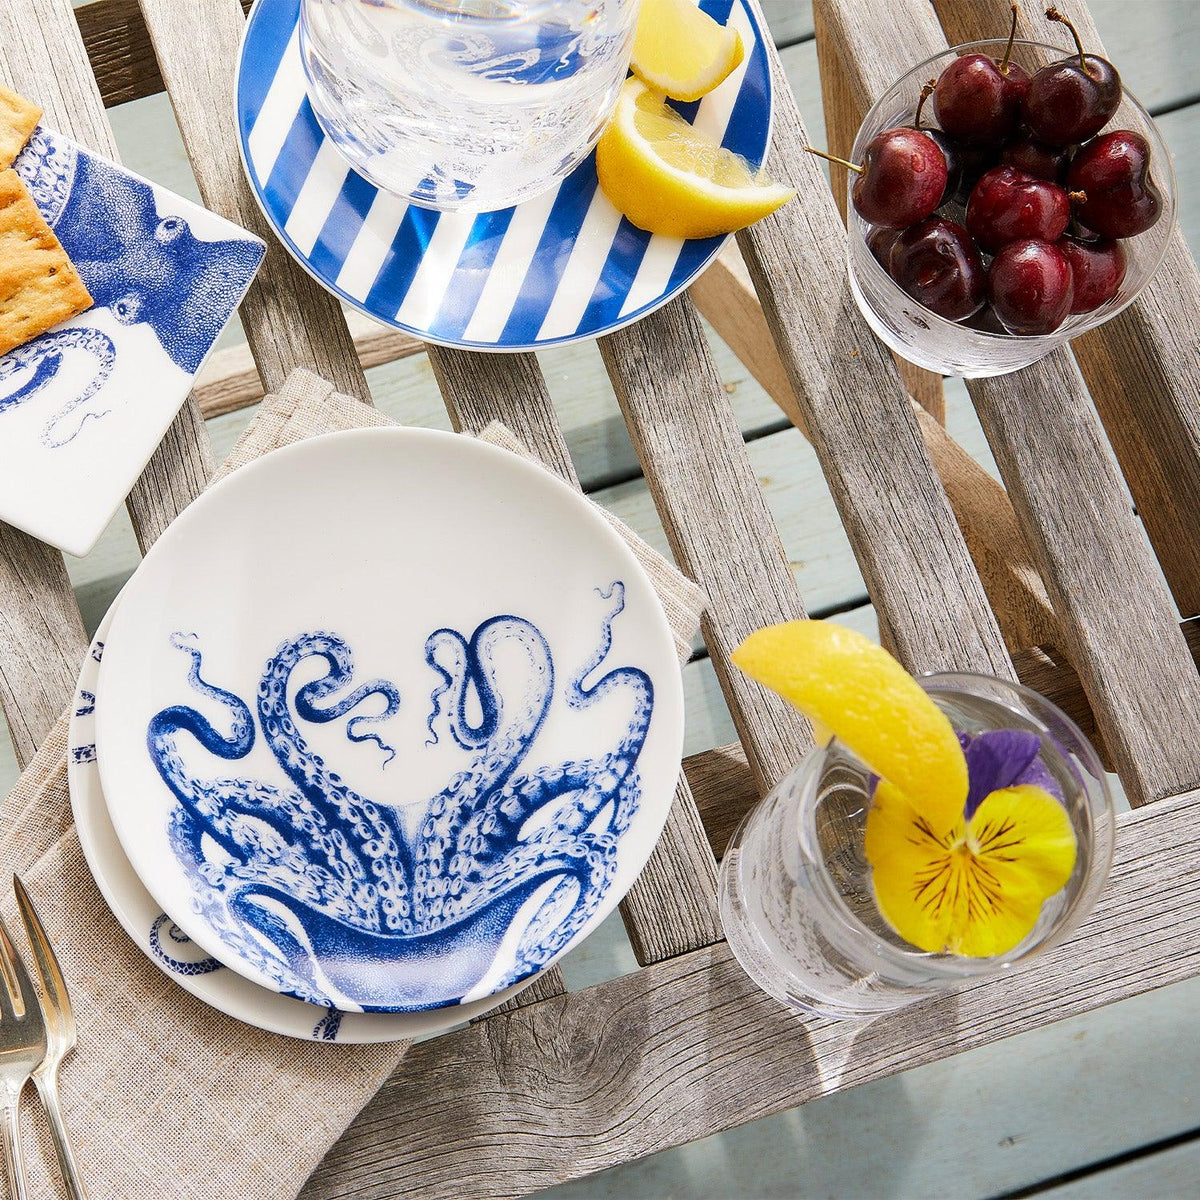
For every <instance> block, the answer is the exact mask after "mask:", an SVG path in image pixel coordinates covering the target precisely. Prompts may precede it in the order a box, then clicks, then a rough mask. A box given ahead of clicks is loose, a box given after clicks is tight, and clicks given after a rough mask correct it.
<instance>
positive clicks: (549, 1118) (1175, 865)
mask: <svg viewBox="0 0 1200 1200" xmlns="http://www.w3.org/2000/svg"><path fill="white" fill-rule="evenodd" d="M1198 817H1200V794H1196V793H1192V794H1189V795H1186V796H1181V797H1176V798H1172V799H1166V800H1163V801H1162V802H1161V803H1159V804H1156V805H1152V806H1151V807H1149V808H1146V809H1143V810H1141V811H1139V812H1130V813H1124V814H1122V816H1121V817H1120V818H1118V830H1117V849H1116V856H1115V859H1114V863H1113V868H1112V873H1111V876H1110V879H1109V883H1108V886H1107V888H1106V889H1105V891H1104V892H1103V893H1102V894H1101V896H1100V900H1099V903H1098V905H1097V907H1096V910H1095V912H1094V913H1093V914H1092V915H1091V916H1090V917H1089V918H1088V919H1087V920H1085V922H1084V923H1083V925H1082V926H1081V927H1080V929H1079V930H1078V931H1077V932H1076V933H1075V934H1074V935H1073V936H1072V937H1070V938H1069V939H1068V940H1067V941H1066V942H1065V943H1064V944H1063V945H1062V946H1059V947H1056V948H1054V949H1053V950H1049V951H1047V952H1045V953H1044V954H1043V955H1041V956H1040V957H1039V958H1037V959H1036V960H1035V961H1033V962H1031V963H1030V964H1029V965H1028V966H1027V967H1025V968H1024V969H1023V970H1022V971H1020V972H1017V973H1015V974H1010V975H1002V976H1000V977H997V978H994V979H992V980H989V981H983V982H980V983H977V984H974V985H972V986H969V987H966V988H964V989H963V990H961V991H959V992H957V993H952V994H951V995H949V996H946V997H942V998H937V999H933V1000H929V1001H926V1002H923V1003H921V1004H919V1005H916V1006H913V1007H911V1008H906V1009H904V1010H903V1011H902V1012H900V1013H897V1014H896V1015H895V1016H892V1017H887V1018H882V1019H879V1020H876V1021H873V1022H870V1023H868V1024H860V1023H857V1022H844V1021H830V1020H824V1019H819V1018H803V1017H799V1016H795V1015H792V1014H790V1013H788V1012H786V1011H785V1010H784V1009H783V1008H782V1007H781V1006H780V1005H779V1004H777V1003H776V1002H775V1001H774V1000H771V999H770V998H769V997H768V996H766V995H765V994H764V993H762V992H760V991H758V990H757V988H756V987H755V986H754V984H752V983H751V982H750V981H749V979H748V978H747V977H746V976H745V975H744V974H743V973H742V971H741V968H740V967H739V966H738V965H737V963H736V962H734V961H733V960H732V958H731V956H730V952H729V950H728V948H727V947H726V946H725V945H724V944H721V945H718V946H715V947H712V948H708V949H704V950H698V951H695V952H693V953H691V954H688V955H684V956H682V957H680V958H676V959H672V960H671V961H669V962H666V963H660V964H656V965H654V966H651V967H646V968H644V969H642V970H640V971H637V972H634V973H633V974H632V975H626V976H624V977H622V978H620V979H616V980H612V981H610V982H608V983H604V984H600V985H599V986H597V987H593V988H588V989H586V990H584V991H581V992H574V993H571V994H569V995H567V996H562V997H557V998H554V999H551V1000H547V1001H545V1002H543V1003H539V1004H533V1005H530V1006H528V1007H526V1008H523V1009H521V1010H520V1011H519V1012H517V1013H514V1014H506V1015H500V1016H496V1017H493V1018H492V1019H491V1020H489V1021H486V1022H483V1023H481V1024H479V1025H476V1026H473V1027H471V1028H469V1029H466V1030H462V1031H460V1032H456V1033H451V1034H447V1035H445V1036H444V1037H442V1038H439V1039H437V1040H436V1041H433V1042H426V1043H423V1044H421V1045H418V1046H414V1047H413V1049H412V1050H411V1051H410V1052H409V1056H408V1058H407V1059H406V1061H405V1066H404V1070H403V1071H401V1072H398V1073H397V1074H396V1075H394V1076H393V1077H392V1079H391V1080H390V1081H389V1082H388V1083H387V1084H385V1085H384V1087H383V1089H382V1090H381V1091H380V1093H379V1094H378V1095H377V1096H376V1097H375V1099H374V1100H372V1101H371V1103H370V1104H368V1105H367V1107H366V1108H365V1109H364V1110H363V1112H362V1113H361V1114H360V1115H359V1116H358V1118H356V1120H355V1121H354V1122H353V1123H352V1125H351V1126H350V1129H349V1130H348V1131H347V1133H346V1134H345V1135H344V1136H343V1137H342V1139H341V1141H339V1142H338V1144H337V1146H335V1147H334V1149H333V1150H332V1151H331V1152H330V1153H329V1155H328V1156H327V1157H326V1159H325V1161H324V1162H323V1163H322V1165H321V1166H320V1167H319V1168H318V1169H317V1171H316V1172H315V1173H314V1175H313V1177H312V1179H311V1180H310V1181H309V1183H308V1185H307V1186H306V1187H305V1189H304V1191H303V1192H302V1196H304V1197H305V1200H333V1198H334V1197H338V1198H339V1200H354V1198H357V1197H361V1198H362V1200H367V1198H368V1197H381V1196H389V1197H392V1196H397V1197H398V1196H420V1197H422V1198H429V1200H433V1198H435V1197H458V1196H462V1195H470V1196H472V1197H476V1196H478V1197H495V1196H512V1195H517V1194H522V1193H526V1192H530V1191H533V1190H535V1189H538V1188H543V1187H547V1186H549V1185H551V1184H554V1183H559V1182H561V1181H563V1180H564V1179H570V1178H575V1177H578V1176H581V1175H587V1174H590V1173H592V1172H594V1171H600V1170H603V1169H605V1168H606V1167H611V1166H615V1165H617V1164H619V1163H625V1162H629V1161H630V1160H632V1159H635V1158H639V1157H641V1156H643V1155H646V1154H652V1153H654V1152H656V1151H659V1150H665V1149H667V1148H668V1147H671V1146H676V1145H680V1144H681V1143H684V1142H688V1141H692V1140H694V1139H696V1138H700V1137H705V1136H707V1135H709V1134H713V1133H719V1132H721V1131H723V1130H725V1129H729V1128H732V1127H733V1126H736V1125H740V1124H743V1123H745V1122H747V1121H751V1120H754V1119H756V1118H758V1117H764V1116H767V1115H769V1114H771V1113H775V1112H780V1111H782V1110H784V1109H787V1108H791V1107H793V1106H795V1105H797V1104H801V1103H803V1102H805V1101H807V1100H812V1099H816V1098H817V1097H820V1096H825V1095H829V1094H831V1093H833V1092H837V1091H842V1090H844V1089H846V1088H850V1087H854V1086H856V1085H858V1084H860V1083H866V1082H868V1081H869V1080H872V1079H879V1078H882V1077H885V1076H889V1075H894V1074H896V1073H898V1072H900V1071H905V1070H908V1069H910V1068H912V1067H915V1066H919V1065H921V1064H923V1063H928V1062H933V1061H936V1060H937V1059H941V1058H945V1057H947V1056H949V1055H951V1054H956V1053H959V1052H961V1051H963V1050H968V1049H971V1048H972V1047H975V1046H980V1045H984V1044H985V1043H987V1042H992V1041H998V1040H1000V1039H1001V1038H1006V1037H1010V1036H1012V1035H1014V1034H1017V1033H1022V1032H1024V1031H1026V1030H1028V1029H1033V1028H1035V1027H1037V1026H1039V1025H1045V1024H1049V1023H1050V1022H1052V1021H1057V1020H1061V1019H1063V1018H1065V1017H1071V1016H1076V1015H1078V1014H1081V1013H1085V1012H1089V1011H1091V1010H1092V1009H1095V1008H1099V1007H1101V1006H1103V1005H1105V1004H1110V1003H1113V1002H1115V1001H1117V1000H1123V999H1125V998H1127V997H1129V996H1134V995H1138V994H1140V993H1142V992H1146V991H1149V990H1151V989H1153V988H1156V987H1162V986H1165V985H1167V984H1170V983H1175V982H1179V981H1181V980H1184V979H1188V978H1191V977H1192V976H1193V975H1195V974H1196V973H1197V972H1198V971H1200V859H1198V858H1197V856H1196V855H1195V853H1194V852H1193V849H1192V833H1193V831H1194V829H1195V826H1196V820H1197V818H1198Z"/></svg>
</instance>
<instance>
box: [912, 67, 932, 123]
mask: <svg viewBox="0 0 1200 1200" xmlns="http://www.w3.org/2000/svg"><path fill="white" fill-rule="evenodd" d="M936 87H937V80H936V79H930V80H928V81H926V83H925V85H924V87H922V88H921V95H920V98H919V99H918V100H917V115H916V116H915V117H914V118H913V126H914V127H915V128H917V129H920V128H921V109H923V108H924V107H925V101H926V100H928V99H929V97H930V96H932V95H933V90H934V88H936Z"/></svg>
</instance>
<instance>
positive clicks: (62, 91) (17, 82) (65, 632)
mask: <svg viewBox="0 0 1200 1200" xmlns="http://www.w3.org/2000/svg"><path fill="white" fill-rule="evenodd" d="M0 73H2V74H3V76H4V78H5V79H6V80H7V81H8V82H9V83H10V84H11V85H12V86H14V87H15V88H16V89H17V90H18V91H23V92H26V93H28V94H30V95H36V96H37V97H38V100H39V102H40V103H41V104H42V106H43V108H44V109H45V110H46V116H47V119H48V121H49V122H50V123H52V124H53V125H54V126H55V127H56V128H59V129H61V130H63V131H64V132H65V133H68V134H70V135H71V136H72V137H74V138H75V139H76V140H77V141H79V142H81V143H82V144H84V145H86V146H90V147H92V148H94V149H96V150H98V151H99V152H101V153H103V154H106V155H108V156H110V157H113V158H115V157H116V156H117V154H116V147H115V145H114V144H113V140H112V131H111V129H110V128H109V125H108V121H107V119H106V117H105V115H104V107H103V105H102V103H101V100H100V94H99V92H98V90H97V88H96V83H95V80H94V79H93V77H92V74H91V70H90V67H89V64H88V59H87V54H86V52H85V50H84V47H83V42H82V39H81V38H80V34H79V29H78V27H77V25H76V24H75V20H74V17H73V15H72V12H71V8H70V5H69V3H68V2H67V0H44V2H43V0H11V2H10V3H7V4H5V5H4V6H3V7H2V8H0ZM208 465H209V459H208V457H207V437H206V435H205V433H204V427H203V422H202V421H201V419H200V416H199V412H198V410H197V408H196V405H195V401H194V399H192V398H190V397H189V398H188V400H187V401H185V403H184V405H183V408H182V409H181V411H180V413H179V415H178V417H177V418H176V419H175V422H174V424H173V425H172V427H171V430H170V432H169V434H168V437H167V439H166V440H165V442H164V443H163V446H162V447H160V448H159V450H158V451H157V452H156V453H155V455H154V458H153V459H152V461H151V463H150V466H149V468H148V471H149V477H148V478H149V480H151V481H153V484H151V483H150V482H144V483H141V482H140V483H139V484H138V485H137V486H136V487H135V489H134V491H133V494H132V495H131V496H130V499H129V512H130V516H131V518H132V520H133V524H134V529H135V532H136V533H137V536H138V538H139V541H140V542H141V543H142V545H143V546H146V545H149V544H150V542H152V541H153V540H154V538H155V537H157V536H158V534H159V533H160V532H161V531H162V529H163V528H165V525H166V523H167V522H168V521H169V520H170V519H171V518H172V517H173V516H174V515H175V514H176V513H177V512H178V511H179V510H180V509H181V508H183V507H184V506H185V505H186V504H187V503H189V502H190V501H191V499H192V498H193V497H194V496H195V495H196V493H197V491H198V490H199V487H200V486H202V485H203V477H204V475H205V474H206V472H207V468H208ZM197 476H199V477H200V483H199V484H197V482H196V480H197ZM0 556H2V558H3V564H2V566H0V572H2V575H0V579H2V581H3V588H2V590H0V596H3V605H2V607H3V615H2V616H0V622H2V625H0V706H3V708H4V712H5V716H6V718H7V719H8V722H9V726H10V729H12V731H13V744H14V748H15V750H16V753H17V756H18V759H19V760H20V761H22V762H23V761H25V760H27V759H28V757H29V756H30V754H31V753H32V751H33V750H34V748H35V747H36V745H37V743H38V742H40V740H41V739H42V738H43V737H44V736H45V734H46V733H47V732H48V731H49V730H50V728H51V726H52V725H53V724H54V722H55V721H56V720H57V715H56V714H57V713H60V712H61V711H62V708H63V706H64V705H65V704H66V703H67V700H68V699H69V697H70V695H71V689H72V687H73V686H74V676H75V674H76V672H77V670H78V665H79V662H80V661H81V660H82V658H83V655H84V654H85V653H86V652H87V638H86V636H85V635H84V631H83V624H82V622H81V620H80V618H79V610H78V606H77V604H76V601H75V597H74V594H73V592H72V591H71V585H70V581H69V579H68V577H67V572H66V569H65V567H64V566H63V562H62V558H61V556H60V555H58V554H57V553H55V552H53V551H51V550H49V549H48V548H47V547H45V546H43V545H41V544H40V543H37V542H36V541H34V539H32V538H29V537H27V536H26V535H24V534H20V533H18V532H17V531H15V530H12V529H7V528H5V529H3V531H2V532H0Z"/></svg>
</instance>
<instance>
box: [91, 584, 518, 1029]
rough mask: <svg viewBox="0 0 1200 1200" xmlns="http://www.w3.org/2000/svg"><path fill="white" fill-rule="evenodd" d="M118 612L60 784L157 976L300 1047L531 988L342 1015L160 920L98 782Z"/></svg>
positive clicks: (419, 1024) (106, 622)
mask: <svg viewBox="0 0 1200 1200" xmlns="http://www.w3.org/2000/svg"><path fill="white" fill-rule="evenodd" d="M119 603H120V600H119V599H118V600H116V601H114V602H113V606H112V607H111V608H110V609H109V610H108V612H107V613H106V614H105V615H104V619H103V620H102V621H101V622H100V626H99V628H98V629H97V630H96V635H95V637H94V638H93V639H92V644H91V646H90V647H89V650H88V655H87V658H85V659H84V661H83V666H82V667H81V668H80V671H79V679H78V681H77V683H76V686H75V701H74V707H73V708H72V710H71V724H70V731H69V734H68V741H67V747H68V749H67V781H68V783H69V785H70V792H71V811H72V813H73V815H74V817H75V831H76V833H78V835H79V843H80V846H81V847H82V849H83V856H84V858H85V859H87V864H88V867H89V868H90V869H91V872H92V875H93V877H94V878H95V880H96V885H97V887H99V889H100V892H101V894H102V895H103V897H104V899H105V901H106V902H107V903H108V906H109V908H110V909H112V912H113V915H114V916H115V917H116V918H117V920H118V921H119V922H120V923H121V925H122V927H123V928H124V929H125V932H126V933H127V934H129V936H130V938H132V939H133V942H134V944H135V945H137V946H138V948H139V949H140V950H141V951H142V953H143V954H145V955H146V957H147V958H148V959H149V960H150V961H151V962H152V963H153V964H154V965H155V966H156V967H157V968H158V969H159V970H160V971H162V972H163V974H164V975H166V976H167V977H168V978H169V979H173V980H174V981H175V982H176V983H177V984H179V986H180V987H181V988H183V989H184V990H185V991H187V992H190V993H191V994H192V995H193V996H195V997H197V999H199V1000H202V1001H204V1003H205V1004H210V1005H212V1007H213V1008H217V1009H220V1011H221V1012H223V1013H227V1014H228V1015H229V1016H231V1017H236V1018H237V1019H238V1020H239V1021H245V1022H247V1023H248V1024H250V1025H255V1026H257V1027H258V1028H259V1029H266V1030H268V1031H269V1032H271V1033H281V1034H284V1035H285V1036H287V1037H294V1038H302V1039H305V1040H307V1041H314V1042H342V1043H353V1042H393V1041H399V1040H401V1039H405V1038H414V1037H423V1036H427V1035H429V1034H433V1033H440V1032H442V1031H443V1030H446V1029H448V1028H450V1027H451V1026H453V1025H456V1024H458V1023H459V1022H460V1021H465V1020H468V1019H470V1018H472V1017H476V1016H480V1015H482V1014H483V1013H484V1012H486V1011H487V1010H488V1009H489V1008H492V1007H494V1006H495V1005H496V1004H499V1003H502V1002H503V1001H504V1000H507V999H508V998H509V997H510V996H512V995H515V994H516V993H517V992H519V991H521V989H522V987H525V986H528V984H529V983H530V982H532V979H530V980H527V981H526V982H525V983H524V984H521V985H518V986H516V987H514V988H510V989H508V990H506V991H504V992H500V993H498V994H497V995H495V996H490V997H488V998H487V999H486V1000H477V1001H476V1002H475V1003H474V1004H467V1005H457V1006H454V1007H452V1008H437V1009H429V1010H427V1011H425V1012H399V1013H343V1012H340V1011H339V1010H337V1009H334V1008H330V1007H323V1006H322V1007H318V1006H316V1005H313V1004H305V1003H304V1002H303V1001H302V1000H297V999H294V998H293V997H291V996H284V995H281V994H280V993H278V992H275V991H269V990H268V989H266V988H262V987H259V986H258V985H257V984H255V983H251V982H250V980H249V979H246V978H245V977H244V976H241V975H239V974H238V973H237V972H236V971H231V970H230V969H229V968H228V967H227V966H225V964H224V963H222V962H221V961H220V960H219V959H216V958H214V957H213V956H212V955H210V954H207V953H206V952H205V951H204V950H202V949H201V948H200V947H199V946H197V945H196V943H195V942H193V941H192V940H191V938H189V937H188V936H187V934H185V933H184V932H183V931H182V930H181V929H180V928H179V926H178V925H176V923H175V922H174V921H173V920H172V919H171V918H170V917H169V916H168V915H167V914H166V913H165V912H163V910H162V909H161V908H160V907H159V905H158V902H157V901H156V900H155V899H154V897H153V896H151V895H150V893H149V892H148V891H146V888H145V886H144V885H143V883H142V881H141V880H140V879H139V878H138V877H137V875H136V874H135V873H134V870H133V868H132V867H131V866H130V865H129V859H128V858H126V856H125V852H124V850H122V849H121V843H120V841H118V839H117V832H116V830H115V829H114V828H113V823H112V818H111V817H110V816H109V813H108V802H107V801H106V799H105V796H104V789H103V787H102V786H101V782H100V764H99V762H98V760H97V756H96V688H97V680H98V678H99V675H100V663H101V661H102V659H103V655H104V644H105V642H106V641H107V640H108V631H109V629H110V628H111V626H112V621H113V617H114V616H116V612H117V608H116V606H117V604H119Z"/></svg>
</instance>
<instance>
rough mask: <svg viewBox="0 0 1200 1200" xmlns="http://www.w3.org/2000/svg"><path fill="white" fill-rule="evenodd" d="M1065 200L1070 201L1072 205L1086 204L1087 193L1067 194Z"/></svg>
mask: <svg viewBox="0 0 1200 1200" xmlns="http://www.w3.org/2000/svg"><path fill="white" fill-rule="evenodd" d="M1067 199H1068V200H1070V202H1071V203H1072V204H1086V203H1087V192H1068V193H1067Z"/></svg>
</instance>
